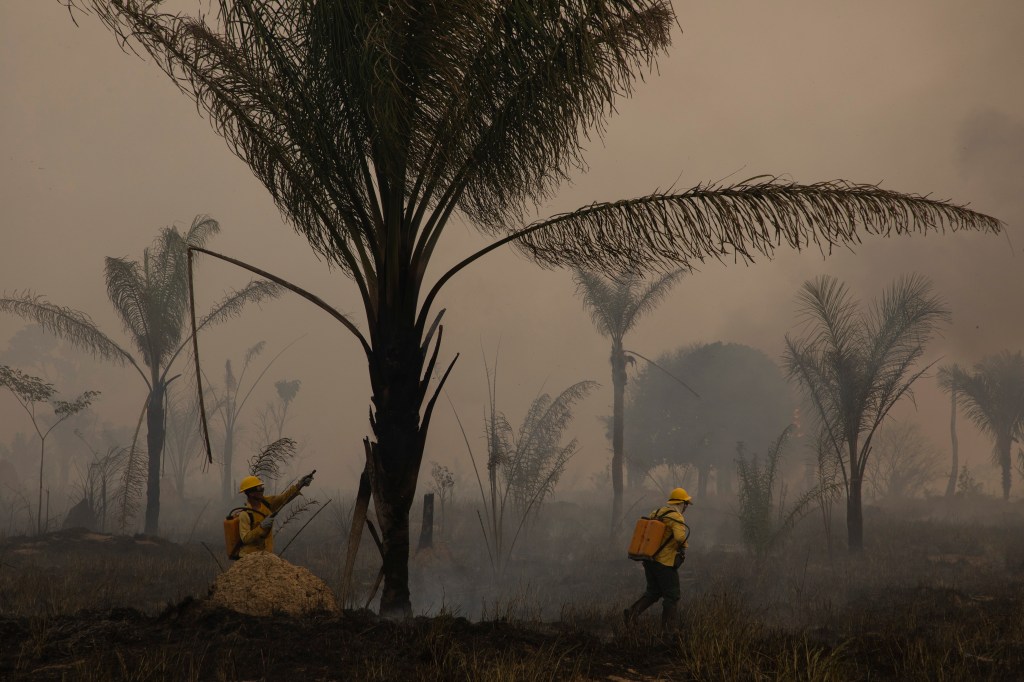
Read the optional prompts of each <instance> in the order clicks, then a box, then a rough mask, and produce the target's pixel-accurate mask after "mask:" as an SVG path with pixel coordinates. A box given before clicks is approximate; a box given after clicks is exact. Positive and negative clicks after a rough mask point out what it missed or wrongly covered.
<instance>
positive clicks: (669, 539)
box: [651, 509, 689, 561]
mask: <svg viewBox="0 0 1024 682" xmlns="http://www.w3.org/2000/svg"><path fill="white" fill-rule="evenodd" d="M655 511H657V510H655ZM671 513H672V510H671V509H669V510H668V511H667V512H665V513H664V514H660V515H659V514H652V515H651V516H652V517H654V519H655V520H656V521H661V522H662V523H665V521H664V520H663V519H664V518H665V517H667V516H668V515H669V514H671ZM669 521H672V522H673V523H675V520H674V519H669ZM683 525H684V526H685V525H686V524H685V523H684V524H683ZM687 536H689V533H687ZM672 538H673V534H672V531H669V534H668V537H667V538H665V540H664V541H663V542H662V543H661V546H660V547H658V549H657V551H655V552H654V554H652V555H651V560H652V561H653V560H654V557H656V556H658V555H659V554H661V550H663V549H665V548H666V547H668V543H670V542H671V541H672Z"/></svg>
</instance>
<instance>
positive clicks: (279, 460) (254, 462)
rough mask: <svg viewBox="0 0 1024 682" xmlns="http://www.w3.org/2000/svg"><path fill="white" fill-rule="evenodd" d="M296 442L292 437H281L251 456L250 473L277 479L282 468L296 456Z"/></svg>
mask: <svg viewBox="0 0 1024 682" xmlns="http://www.w3.org/2000/svg"><path fill="white" fill-rule="evenodd" d="M295 448H296V443H295V441H294V440H292V439H291V438H279V439H278V440H275V441H274V442H273V443H270V444H269V445H267V447H265V448H263V450H261V451H260V452H257V453H256V454H255V455H253V456H252V457H250V458H249V473H250V474H252V475H253V476H260V477H262V478H268V479H271V480H276V479H277V477H278V476H279V475H280V474H281V468H282V467H284V466H286V465H287V464H288V462H290V461H291V460H292V459H294V457H295Z"/></svg>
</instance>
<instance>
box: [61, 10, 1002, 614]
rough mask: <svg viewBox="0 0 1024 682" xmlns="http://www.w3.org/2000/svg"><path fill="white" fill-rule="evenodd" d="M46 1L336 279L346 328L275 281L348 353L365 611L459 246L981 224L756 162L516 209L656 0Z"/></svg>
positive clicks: (411, 457) (576, 246) (581, 246)
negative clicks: (372, 554)
mask: <svg viewBox="0 0 1024 682" xmlns="http://www.w3.org/2000/svg"><path fill="white" fill-rule="evenodd" d="M64 2H65V4H67V5H68V6H69V7H74V8H79V9H82V10H84V11H85V12H90V13H92V14H94V15H96V16H97V17H98V18H99V19H100V21H102V22H103V23H104V24H105V25H106V26H107V27H108V28H109V29H110V30H111V31H112V32H113V33H114V34H115V37H116V38H117V39H118V40H119V41H121V44H122V45H124V46H125V47H126V49H131V50H136V51H139V52H142V53H146V54H148V55H149V56H151V57H152V58H153V61H154V63H155V64H156V65H157V66H158V67H159V68H160V69H162V70H163V71H164V72H165V73H166V74H167V75H168V76H169V77H170V78H171V79H172V81H173V82H174V83H175V85H176V86H177V87H179V88H180V89H181V90H182V91H183V93H184V94H185V95H186V96H188V97H190V98H192V99H193V100H194V101H195V103H196V105H197V107H198V108H199V109H200V110H201V111H203V112H204V113H205V114H206V115H207V117H208V119H209V121H210V123H211V125H212V126H213V127H214V128H215V129H216V131H217V132H218V133H220V134H221V135H222V136H223V137H224V138H225V139H226V141H227V143H228V146H229V148H230V149H231V150H232V151H233V152H234V153H235V154H236V155H237V156H238V157H239V158H241V159H242V160H243V161H244V162H245V163H247V164H248V165H249V166H250V168H251V169H252V170H253V172H254V173H255V175H256V177H257V178H258V179H259V180H260V181H261V182H263V184H264V185H265V186H266V187H267V189H268V190H269V191H270V193H271V195H272V197H273V199H274V200H275V201H276V203H277V205H278V207H279V208H280V209H281V211H282V213H283V214H284V215H285V217H286V218H287V219H288V221H289V222H290V223H291V224H292V226H293V227H294V228H295V229H296V230H297V231H298V232H299V233H300V234H301V235H303V236H304V237H305V238H306V239H307V240H308V242H309V244H310V247H311V248H312V249H313V250H314V251H315V252H316V253H317V254H319V256H321V257H322V258H323V259H324V260H325V261H327V262H328V263H330V264H331V265H332V266H333V267H334V268H335V271H336V272H338V273H341V274H342V275H345V276H348V277H350V278H351V279H352V280H353V285H354V287H355V288H356V289H357V290H358V294H359V299H360V301H361V303H362V308H361V312H362V313H364V314H365V320H366V326H365V334H364V332H363V331H362V330H360V328H359V327H357V326H356V324H355V323H354V322H353V320H352V319H350V318H349V317H348V316H346V315H344V314H342V313H341V312H339V311H337V310H335V309H333V308H331V307H330V306H329V305H327V304H326V303H325V302H324V301H323V300H322V299H321V298H319V297H317V296H315V295H313V294H311V293H309V292H305V291H302V290H301V289H299V288H298V287H296V286H294V285H292V286H291V288H292V290H293V291H295V292H296V293H299V294H300V295H302V296H304V297H305V298H306V299H307V300H309V301H312V302H314V303H315V304H316V305H318V306H320V307H321V308H322V309H323V310H325V311H327V312H328V313H329V314H330V315H332V317H334V319H336V320H337V321H338V322H339V323H341V324H342V325H343V326H344V327H345V328H346V329H347V330H348V331H349V332H351V333H352V334H353V336H354V337H355V339H356V341H357V343H358V344H359V348H360V349H361V350H362V351H363V353H364V354H365V356H366V360H367V368H368V372H369V377H370V386H371V390H372V397H371V404H372V407H371V417H370V426H371V428H372V430H373V435H374V440H373V441H372V442H371V443H370V454H369V461H368V465H369V474H370V484H371V488H372V491H373V497H374V505H375V508H376V510H377V513H378V519H379V520H380V523H381V528H382V536H383V548H384V589H383V592H382V595H381V603H380V610H381V612H382V613H384V614H387V615H401V616H408V615H409V614H411V608H412V607H411V602H410V599H409V585H408V583H409V580H408V579H409V572H408V564H409V510H410V508H411V506H412V503H413V500H414V498H415V492H416V485H417V481H418V478H419V474H420V465H421V463H422V458H423V450H424V446H425V442H426V435H427V431H428V428H429V424H430V418H431V415H432V412H433V408H434V405H435V404H436V400H437V397H438V395H439V392H440V388H441V387H442V386H443V383H444V380H445V377H447V375H448V371H447V370H446V371H444V372H438V373H437V375H435V373H434V370H435V365H436V362H437V358H438V354H439V348H440V342H441V336H442V334H441V333H440V332H439V331H437V330H438V329H439V326H438V322H439V321H440V312H439V311H437V310H436V309H435V308H434V303H435V301H436V299H437V297H438V295H439V294H440V292H441V291H442V289H443V287H444V286H445V284H446V283H447V282H449V281H450V280H451V278H452V277H454V276H455V275H456V274H458V273H459V272H460V271H462V270H463V269H465V268H466V267H468V266H469V265H471V264H473V263H475V262H477V261H478V260H479V259H480V258H481V257H483V256H485V255H486V254H488V253H490V252H492V251H494V250H495V249H497V248H500V247H502V246H504V245H506V244H510V243H515V244H516V245H518V246H519V247H521V249H522V251H523V252H524V253H526V254H528V255H529V256H530V257H532V258H533V259H535V260H536V261H538V262H540V263H543V264H546V265H553V266H578V267H588V268H598V269H601V270H602V271H605V272H612V271H620V272H624V271H628V270H630V269H636V268H637V267H640V266H644V267H653V268H671V267H679V266H688V265H690V264H692V263H696V262H698V261H703V260H705V259H708V258H713V259H722V260H725V259H730V258H733V257H735V258H737V259H740V260H746V261H749V260H753V258H754V257H755V256H757V255H760V254H764V255H765V256H770V255H771V254H772V253H774V251H775V249H776V248H778V247H780V246H783V245H784V246H785V247H794V248H811V247H812V245H813V247H815V248H821V249H822V250H823V251H824V250H831V249H832V246H833V245H843V244H852V243H857V242H858V241H860V239H861V238H862V236H863V235H864V234H876V235H889V234H894V233H895V234H899V233H910V232H921V233H926V232H929V231H933V230H936V229H940V228H945V227H946V226H949V227H950V228H952V229H961V228H964V229H973V230H984V231H991V232H997V231H998V230H999V229H1000V228H999V223H998V222H997V221H996V220H994V219H991V218H989V217H987V216H983V215H980V214H978V213H975V212H972V211H969V210H967V209H965V208H963V207H960V206H954V205H952V204H948V203H945V202H941V201H936V200H933V199H929V198H927V197H920V196H911V195H903V194H898V193H895V192H891V191H887V190H883V189H881V188H879V187H877V186H871V185H853V184H850V183H847V182H844V181H837V182H824V183H815V184H811V185H798V184H796V183H791V182H782V181H777V180H766V179H753V180H751V181H749V182H744V183H740V184H737V185H734V186H729V187H720V186H711V185H699V186H697V187H694V188H692V189H690V190H686V191H679V192H672V193H662V192H653V193H651V194H649V195H646V196H642V197H639V198H635V199H629V200H624V201H616V202H607V203H593V204H590V205H588V206H585V207H583V208H581V209H579V210H577V211H574V212H571V213H566V214H562V215H556V216H553V217H550V218H544V219H541V220H538V221H536V222H533V223H531V224H523V222H524V217H525V216H526V215H528V212H529V210H530V209H531V208H532V207H534V206H537V205H539V204H540V203H542V202H543V201H544V200H546V199H548V198H549V197H551V196H552V195H553V194H554V192H555V190H556V189H557V187H558V186H559V184H560V183H561V182H562V181H564V180H565V179H566V178H568V177H569V174H570V172H571V171H572V170H573V169H575V168H579V167H580V166H582V165H583V148H584V145H585V143H586V140H587V139H589V137H590V136H591V135H592V134H593V133H594V132H595V131H600V130H601V129H602V128H603V127H604V125H605V122H606V120H607V118H608V117H609V116H610V115H611V114H612V113H613V112H614V111H615V110H616V106H617V104H618V102H619V101H620V100H621V99H622V98H623V97H627V96H629V95H630V94H631V92H632V91H633V87H634V84H635V83H636V82H637V80H638V79H639V78H641V77H642V74H643V73H644V72H645V71H647V70H649V69H651V68H652V67H653V66H654V64H655V59H656V57H657V56H658V54H660V53H661V52H663V51H664V50H665V49H667V47H668V45H669V42H670V38H671V32H672V30H673V28H674V27H675V26H676V20H675V14H674V12H673V10H672V5H671V3H670V2H669V0H616V1H614V2H612V1H611V0H594V1H592V2H564V1H561V0H559V1H552V0H543V1H538V2H494V1H485V2H473V3H465V2H407V1H403V2H392V1H385V2H380V1H378V0H373V1H371V0H348V1H346V2H310V1H309V0H275V1H274V2H252V1H250V0H244V1H243V0H222V1H221V2H218V3H217V5H216V6H217V9H218V11H206V10H205V9H204V8H205V5H202V4H201V5H200V9H198V10H197V11H196V12H194V13H193V14H185V13H178V14H174V13H170V12H169V11H168V10H167V4H166V3H161V2H154V1H152V0H64ZM457 215H461V216H463V218H464V219H465V220H466V222H467V223H469V224H472V225H474V226H477V227H478V228H479V229H480V230H482V231H483V232H484V233H485V234H488V235H491V236H493V237H495V240H494V241H493V242H492V243H491V244H490V245H488V246H486V247H485V248H483V249H481V250H480V251H478V252H476V253H474V254H471V255H469V256H467V257H466V258H463V259H462V260H460V261H459V262H457V263H456V264H455V265H454V266H452V267H451V268H450V269H449V270H448V271H447V272H443V273H440V275H439V276H438V277H437V279H436V280H434V281H433V282H432V283H431V280H430V279H428V278H429V277H433V276H435V275H437V274H438V273H439V271H438V270H437V268H436V266H435V265H434V264H432V263H431V261H432V259H433V256H434V255H435V253H436V252H437V248H438V246H439V245H440V244H443V243H444V240H443V239H442V237H443V235H444V232H445V231H446V229H447V228H448V226H449V225H451V224H453V221H452V218H453V217H455V216H457ZM460 220H461V218H460ZM204 252H206V253H211V252H209V251H206V250H204ZM211 255H213V256H215V257H218V258H222V259H224V260H227V261H228V262H232V263H235V264H237V265H240V266H242V267H248V268H252V266H249V265H247V264H245V263H241V262H240V261H238V260H236V259H230V258H228V257H226V256H223V255H221V254H212V253H211ZM260 272H261V273H262V272H263V271H260ZM268 274H269V273H268ZM275 281H279V282H280V283H283V280H280V279H279V278H278V279H275ZM435 332H436V333H435ZM431 346H433V350H431ZM453 362H454V361H453ZM434 376H438V379H437V380H436V383H435V385H434V386H435V387H434V388H433V390H430V387H431V381H432V378H433V377H434Z"/></svg>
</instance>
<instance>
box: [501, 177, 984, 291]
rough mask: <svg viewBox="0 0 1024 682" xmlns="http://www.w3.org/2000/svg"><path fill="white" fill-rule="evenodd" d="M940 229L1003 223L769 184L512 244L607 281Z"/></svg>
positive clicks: (701, 188) (854, 191) (537, 231)
mask: <svg viewBox="0 0 1024 682" xmlns="http://www.w3.org/2000/svg"><path fill="white" fill-rule="evenodd" d="M947 229H948V230H950V231H954V232H955V231H958V230H977V231H982V232H990V233H998V232H999V231H1000V229H1001V223H1000V222H999V221H998V220H996V219H994V218H991V217H989V216H986V215H983V214H981V213H977V212H975V211H972V210H969V209H968V208H966V207H964V206H959V205H956V204H952V203H949V202H946V201H939V200H936V199H932V198H930V197H928V196H919V195H914V194H900V193H897V192H893V191H890V190H885V189H882V188H881V187H879V186H877V185H857V184H852V183H848V182H846V181H842V180H836V181H831V182H819V183H814V184H811V185H799V184H796V183H793V182H783V181H780V180H778V179H774V178H772V179H768V180H756V179H755V180H753V181H747V182H744V183H740V184H737V185H731V186H716V185H698V186H696V187H694V188H692V189H690V190H688V191H686V192H681V193H679V194H663V193H657V194H651V195H648V196H645V197H640V198H637V199H629V200H624V201H619V202H615V203H595V204H591V205H590V206H586V207H584V208H581V209H579V210H577V211H574V212H572V213H565V214H561V215H558V216H555V217H553V218H550V219H547V220H542V221H538V222H536V223H532V224H531V225H529V226H527V227H526V228H524V230H523V232H524V233H525V234H524V235H523V236H522V237H521V238H520V239H519V240H518V241H517V242H516V243H517V245H518V246H519V248H520V249H521V250H522V251H523V252H524V253H525V254H526V255H527V256H529V257H530V258H532V259H534V260H535V261H537V262H538V263H540V264H543V265H548V266H558V267H562V266H574V265H577V264H579V263H587V264H588V267H591V268H595V269H601V270H603V271H607V272H615V271H623V270H629V269H633V268H639V267H646V268H651V267H661V268H666V269H667V268H670V267H673V266H679V265H683V266H692V265H694V264H696V263H703V262H705V261H707V260H708V259H714V260H726V259H733V260H736V261H743V262H753V261H754V259H755V257H756V256H757V255H762V256H766V257H771V256H772V255H773V254H774V252H775V249H776V248H777V247H779V246H788V247H791V248H795V249H797V250H803V249H807V248H811V247H814V248H817V249H818V250H819V251H821V253H823V254H828V253H831V251H832V250H833V249H834V248H835V247H847V246H851V245H855V244H858V243H860V241H861V240H862V238H863V237H864V236H866V235H875V236H890V235H901V234H911V233H920V234H927V233H929V232H943V231H945V230H947Z"/></svg>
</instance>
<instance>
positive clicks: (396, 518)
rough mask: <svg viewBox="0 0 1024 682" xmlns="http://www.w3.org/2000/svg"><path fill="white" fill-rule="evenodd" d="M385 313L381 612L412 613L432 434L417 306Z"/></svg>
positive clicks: (377, 416) (376, 401)
mask: <svg viewBox="0 0 1024 682" xmlns="http://www.w3.org/2000/svg"><path fill="white" fill-rule="evenodd" d="M396 307H398V306H396ZM380 312H381V318H379V323H378V326H377V329H376V330H375V331H376V333H375V334H373V338H374V349H373V353H372V355H371V358H370V376H371V380H372V383H373V413H372V415H371V426H372V428H373V433H374V436H375V438H376V442H374V443H371V446H370V485H371V488H372V490H373V499H374V507H375V509H376V512H377V519H378V521H379V523H380V526H381V536H382V539H383V552H384V557H383V560H384V565H383V571H384V590H383V592H382V594H381V600H380V613H381V615H383V616H389V617H408V616H410V615H411V613H412V605H411V603H410V600H409V510H410V508H411V507H412V503H413V499H414V497H415V494H416V481H417V478H418V477H419V470H420V462H421V460H422V457H423V446H424V437H425V435H426V434H425V431H422V432H421V424H420V405H421V403H422V395H423V391H422V390H421V386H420V375H421V371H422V368H423V355H422V352H421V350H420V342H419V337H418V335H417V334H416V330H415V324H414V319H415V318H414V312H415V311H414V309H412V308H411V306H410V307H409V308H406V309H405V311H404V312H405V313H406V314H405V315H402V312H403V311H401V310H399V311H390V310H381V311H380ZM396 313H397V314H396ZM399 316H401V317H399ZM428 379H429V377H427V378H425V379H424V381H426V380H428Z"/></svg>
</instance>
